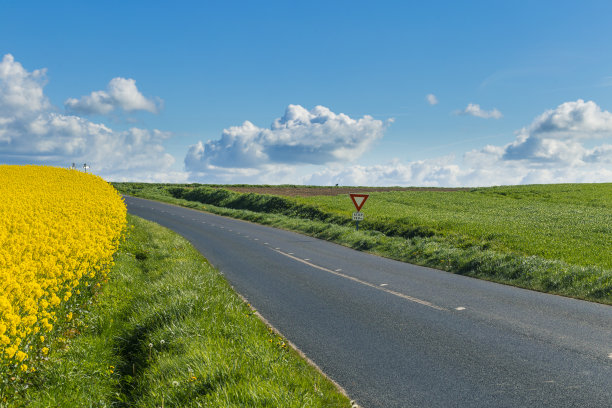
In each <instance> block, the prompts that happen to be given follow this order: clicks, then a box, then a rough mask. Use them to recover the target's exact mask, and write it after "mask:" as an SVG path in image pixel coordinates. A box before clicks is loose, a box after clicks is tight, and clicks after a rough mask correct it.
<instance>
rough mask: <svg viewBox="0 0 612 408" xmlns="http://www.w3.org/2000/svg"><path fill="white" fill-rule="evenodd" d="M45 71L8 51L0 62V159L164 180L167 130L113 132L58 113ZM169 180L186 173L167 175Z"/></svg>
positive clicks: (167, 157) (114, 176) (167, 158)
mask: <svg viewBox="0 0 612 408" xmlns="http://www.w3.org/2000/svg"><path fill="white" fill-rule="evenodd" d="M45 83H46V79H45V71H44V70H36V71H33V72H28V71H27V70H26V69H25V68H24V67H23V66H22V65H21V64H20V63H19V62H16V61H15V59H14V58H13V57H12V56H11V55H5V56H4V58H3V59H2V62H1V63H0V161H2V162H3V163H14V164H22V163H32V164H47V165H56V166H64V167H67V166H68V165H69V164H70V163H72V162H78V163H83V162H87V163H88V164H89V165H90V166H91V169H92V171H93V172H95V173H96V174H99V175H102V176H104V177H107V178H111V179H118V178H121V177H123V176H125V175H128V176H129V177H130V179H131V180H148V181H153V180H160V181H170V180H168V178H169V176H168V174H171V173H170V166H171V165H172V163H173V162H174V158H173V157H172V156H171V155H169V154H168V153H166V152H165V149H164V147H163V145H162V142H163V141H164V140H165V139H167V138H168V137H170V134H169V133H166V132H162V131H159V130H147V129H138V128H132V129H128V130H125V131H115V130H113V129H111V128H109V127H107V126H106V125H104V124H101V123H94V122H91V121H88V120H86V119H84V118H82V117H79V116H75V115H63V114H59V113H57V112H56V111H55V109H53V107H52V106H51V104H50V103H49V102H48V100H47V98H46V97H45V96H44V92H43V87H44V85H45ZM172 177H174V179H175V181H184V180H185V179H186V175H183V176H181V175H180V174H172Z"/></svg>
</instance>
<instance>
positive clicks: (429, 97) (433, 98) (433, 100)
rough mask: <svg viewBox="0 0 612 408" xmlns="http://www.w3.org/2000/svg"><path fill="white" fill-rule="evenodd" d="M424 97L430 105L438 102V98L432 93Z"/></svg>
mask: <svg viewBox="0 0 612 408" xmlns="http://www.w3.org/2000/svg"><path fill="white" fill-rule="evenodd" d="M425 99H426V100H427V103H428V104H430V105H432V106H433V105H437V104H438V98H436V95H434V94H428V95H427V96H426V97H425Z"/></svg>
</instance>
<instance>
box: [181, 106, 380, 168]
mask: <svg viewBox="0 0 612 408" xmlns="http://www.w3.org/2000/svg"><path fill="white" fill-rule="evenodd" d="M385 126H386V125H385V124H384V123H383V122H382V121H380V120H376V119H374V118H372V117H371V116H368V115H366V116H364V117H362V118H359V119H353V118H351V117H349V116H348V115H345V114H343V113H339V114H336V113H334V112H332V111H331V110H330V109H328V108H326V107H324V106H316V107H315V108H313V109H312V110H310V111H309V110H307V109H305V108H303V107H302V106H300V105H289V106H288V107H287V109H286V111H285V114H284V115H283V117H281V118H278V119H276V120H275V121H274V122H273V123H272V125H271V126H270V128H268V129H265V128H259V127H257V126H255V125H254V124H253V123H251V122H249V121H246V122H244V123H243V124H242V125H240V126H233V127H230V128H229V129H225V130H223V132H222V134H221V138H220V139H217V140H210V141H208V142H206V143H203V142H198V143H197V144H195V145H192V146H190V148H189V151H188V152H187V155H186V157H185V167H186V169H187V170H188V171H191V172H193V173H202V174H204V173H208V174H210V173H214V174H218V173H220V172H235V171H237V169H242V171H247V170H248V171H251V172H260V171H261V170H262V169H265V168H269V166H271V165H289V164H290V165H299V164H302V165H303V164H313V165H321V164H328V163H338V162H347V161H351V160H354V159H356V158H357V157H359V156H361V155H362V154H363V153H364V152H365V151H366V150H367V149H368V147H370V146H371V145H372V143H374V142H375V141H377V140H379V139H380V138H381V137H382V135H383V132H384V130H385Z"/></svg>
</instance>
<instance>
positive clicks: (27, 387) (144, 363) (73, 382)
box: [0, 215, 350, 407]
mask: <svg viewBox="0 0 612 408" xmlns="http://www.w3.org/2000/svg"><path fill="white" fill-rule="evenodd" d="M108 276H109V277H110V279H109V281H108V283H107V284H106V285H105V286H103V287H102V288H101V290H100V291H99V292H97V294H96V296H95V299H94V300H95V301H94V302H92V303H91V304H89V305H88V307H87V308H85V309H83V310H82V311H81V312H80V313H78V314H77V313H75V315H74V316H73V322H74V324H75V325H76V326H78V327H79V333H78V336H74V337H73V338H72V339H64V340H63V341H62V342H58V343H56V344H55V347H52V348H51V350H50V351H49V353H48V356H46V358H45V362H44V369H40V370H38V371H37V372H35V373H29V375H28V376H27V377H26V378H24V379H22V380H21V385H22V386H21V388H20V389H19V390H18V392H17V393H15V394H11V395H8V396H6V399H5V400H4V401H2V402H0V406H8V407H14V406H27V407H109V406H113V407H201V406H208V407H349V406H350V402H349V400H348V399H347V398H346V397H345V396H344V395H342V394H341V393H340V392H339V391H338V390H337V389H336V388H335V387H334V385H333V384H332V383H331V382H329V381H328V380H327V379H326V378H325V377H323V376H322V375H321V374H320V373H319V372H318V371H316V370H315V369H314V368H313V367H311V366H310V365H308V364H307V363H306V362H305V361H304V360H303V359H301V358H300V357H299V356H298V355H297V353H296V352H295V351H293V350H292V349H290V348H289V347H288V346H287V344H286V340H285V339H283V338H282V337H281V336H280V335H278V334H277V333H275V332H274V331H273V330H271V329H269V328H268V327H266V326H265V325H264V324H263V323H262V321H261V320H260V319H259V318H258V317H257V316H256V315H255V311H253V310H252V309H251V307H250V306H249V305H248V304H246V303H245V302H244V301H243V300H242V299H241V298H240V297H238V296H237V295H236V293H235V292H234V291H233V290H232V288H231V287H230V286H229V284H228V283H227V282H226V280H225V279H224V278H223V276H222V275H221V274H220V273H219V272H218V271H217V270H215V269H214V268H213V267H211V266H210V265H209V264H208V263H207V262H206V260H205V259H204V258H203V257H202V256H201V255H200V254H199V253H198V252H197V251H196V250H195V249H194V248H193V247H192V246H191V245H190V244H189V243H188V242H187V241H186V240H184V239H183V238H182V237H180V236H178V235H177V234H175V233H173V232H171V231H169V230H167V229H165V228H162V227H160V226H159V225H156V224H154V223H151V222H148V221H145V220H142V219H140V218H137V217H133V216H130V215H128V236H127V239H126V240H125V241H124V242H123V243H122V244H121V246H120V247H119V250H118V252H117V253H116V254H115V265H114V267H113V268H112V269H111V271H110V273H109V275H108Z"/></svg>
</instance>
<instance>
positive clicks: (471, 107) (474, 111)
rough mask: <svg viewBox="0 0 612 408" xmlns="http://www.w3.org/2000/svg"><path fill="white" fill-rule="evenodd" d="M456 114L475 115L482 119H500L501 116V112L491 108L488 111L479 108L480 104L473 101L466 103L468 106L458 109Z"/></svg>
mask: <svg viewBox="0 0 612 408" xmlns="http://www.w3.org/2000/svg"><path fill="white" fill-rule="evenodd" d="M458 114H460V115H470V116H476V117H478V118H484V119H491V118H492V119H500V118H501V117H502V116H503V115H502V113H501V112H500V111H498V110H497V109H493V110H490V111H486V110H482V109H481V108H480V105H478V104H474V103H470V104H468V106H467V107H466V108H465V109H464V110H462V111H459V112H458Z"/></svg>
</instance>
